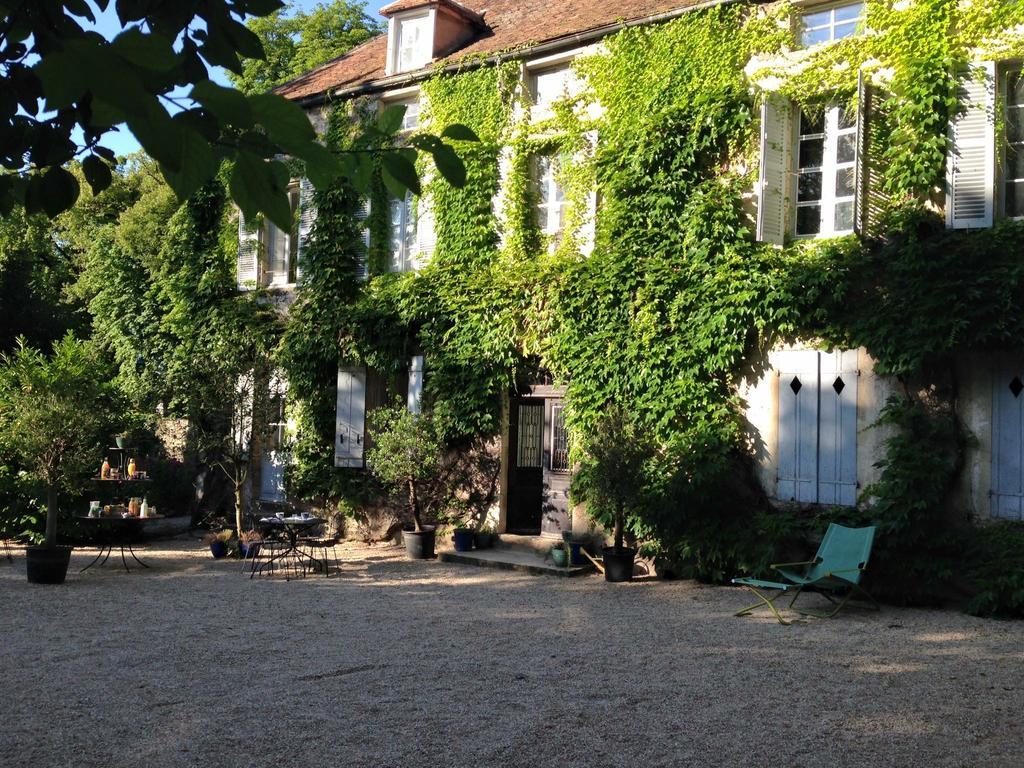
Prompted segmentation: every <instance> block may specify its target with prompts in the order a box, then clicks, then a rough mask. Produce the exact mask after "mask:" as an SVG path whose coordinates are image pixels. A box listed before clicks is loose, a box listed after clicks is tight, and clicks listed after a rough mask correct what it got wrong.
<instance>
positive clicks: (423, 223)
mask: <svg viewBox="0 0 1024 768" xmlns="http://www.w3.org/2000/svg"><path fill="white" fill-rule="evenodd" d="M432 202H433V201H432V200H430V199H428V198H427V197H426V196H424V197H420V198H419V199H418V200H417V202H416V256H415V258H414V259H413V269H423V267H425V266H427V264H429V263H430V259H431V257H433V255H434V248H435V246H436V245H437V233H436V232H435V231H434V209H433V205H432Z"/></svg>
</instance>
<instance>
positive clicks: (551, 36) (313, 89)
mask: <svg viewBox="0 0 1024 768" xmlns="http://www.w3.org/2000/svg"><path fill="white" fill-rule="evenodd" d="M706 3H707V0H614V1H610V0H466V2H464V3H462V4H463V5H465V6H466V7H467V8H470V9H471V10H473V11H475V12H477V13H479V14H480V15H481V16H483V18H484V22H485V24H486V25H487V29H486V30H485V31H482V32H481V33H480V35H479V36H478V37H477V38H475V39H474V40H472V41H471V42H469V43H468V44H467V45H465V46H463V47H462V48H460V49H459V50H458V51H455V52H454V53H452V54H450V55H448V56H446V57H444V58H442V59H438V60H435V61H434V62H433V63H432V65H431V66H433V65H436V64H438V63H444V64H448V63H454V62H457V61H459V60H460V59H464V58H466V57H469V56H479V55H487V54H493V53H497V52H499V51H509V50H513V49H516V48H526V47H530V46H533V45H537V44H540V43H546V42H554V41H557V40H559V39H562V38H569V37H571V36H572V35H576V34H580V33H583V32H588V31H590V30H594V29H599V28H601V27H604V26H608V25H610V24H614V23H616V22H619V21H634V20H637V19H645V18H648V17H651V16H657V15H658V14H662V13H666V12H668V11H674V10H677V9H684V8H688V7H690V6H695V5H703V4H706ZM422 4H423V3H422V1H420V2H416V0H397V2H395V3H392V4H391V5H389V6H387V7H386V8H384V9H383V10H385V11H393V10H400V8H396V6H401V7H402V8H405V7H413V6H414V5H422ZM387 39H388V38H387V35H386V34H384V35H380V36H378V37H375V38H373V39H372V40H368V41H366V42H365V43H363V44H362V45H360V46H357V47H355V48H353V49H352V50H351V51H349V52H348V53H346V54H345V55H344V56H341V57H339V58H337V59H334V60H333V61H329V62H327V63H326V64H322V65H321V66H319V67H317V68H316V69H313V70H311V71H309V72H307V73H306V74H304V75H300V76H299V77H297V78H296V79H294V80H292V81H290V82H288V83H285V84H284V85H281V86H279V87H278V88H277V89H276V92H277V93H280V94H281V95H283V96H286V97H288V98H289V99H305V98H309V97H312V96H316V95H318V94H322V93H324V92H325V91H328V90H337V89H342V88H352V87H356V86H360V85H367V84H369V83H372V82H373V81H375V80H380V79H381V78H383V77H384V76H385V75H384V64H385V60H386V58H387Z"/></svg>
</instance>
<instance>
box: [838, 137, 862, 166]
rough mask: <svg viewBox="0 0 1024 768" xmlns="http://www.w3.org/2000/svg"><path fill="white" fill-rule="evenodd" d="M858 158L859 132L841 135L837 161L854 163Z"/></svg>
mask: <svg viewBox="0 0 1024 768" xmlns="http://www.w3.org/2000/svg"><path fill="white" fill-rule="evenodd" d="M856 159H857V134H855V133H846V134H843V135H842V136H840V137H839V143H838V145H837V146H836V162H839V163H852V162H853V161H854V160H856Z"/></svg>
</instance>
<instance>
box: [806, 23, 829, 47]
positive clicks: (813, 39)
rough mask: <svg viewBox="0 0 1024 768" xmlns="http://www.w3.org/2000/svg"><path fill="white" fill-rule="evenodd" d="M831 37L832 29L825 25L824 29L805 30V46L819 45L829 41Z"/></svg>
mask: <svg viewBox="0 0 1024 768" xmlns="http://www.w3.org/2000/svg"><path fill="white" fill-rule="evenodd" d="M831 39H832V30H831V29H830V28H829V27H824V28H823V29H808V30H804V34H803V44H804V47H805V48H809V47H810V46H812V45H817V44H818V43H827V42H828V41H829V40H831Z"/></svg>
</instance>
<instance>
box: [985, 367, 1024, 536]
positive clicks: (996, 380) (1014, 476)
mask: <svg viewBox="0 0 1024 768" xmlns="http://www.w3.org/2000/svg"><path fill="white" fill-rule="evenodd" d="M1022 441H1024V367H1022V366H1013V365H1001V366H999V368H998V369H997V370H996V372H995V376H994V377H993V388H992V489H991V498H992V509H991V514H992V517H998V518H1003V519H1007V520H1024V449H1022Z"/></svg>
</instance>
